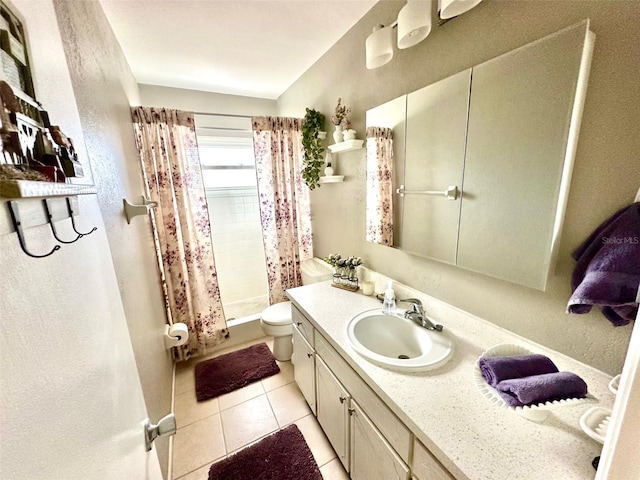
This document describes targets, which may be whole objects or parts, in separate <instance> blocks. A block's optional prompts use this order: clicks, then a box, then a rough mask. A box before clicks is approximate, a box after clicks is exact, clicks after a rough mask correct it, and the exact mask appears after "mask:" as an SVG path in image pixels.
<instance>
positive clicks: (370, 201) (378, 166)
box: [366, 127, 393, 246]
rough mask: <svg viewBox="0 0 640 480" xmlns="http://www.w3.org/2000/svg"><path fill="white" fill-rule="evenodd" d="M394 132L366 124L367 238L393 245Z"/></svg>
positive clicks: (374, 241) (369, 240) (371, 240)
mask: <svg viewBox="0 0 640 480" xmlns="http://www.w3.org/2000/svg"><path fill="white" fill-rule="evenodd" d="M392 172H393V132H392V130H391V129H390V128H381V127H368V128H367V212H366V223H367V226H366V228H367V233H366V239H367V241H368V242H373V243H379V244H381V245H389V246H391V245H393V181H392V180H393V176H392Z"/></svg>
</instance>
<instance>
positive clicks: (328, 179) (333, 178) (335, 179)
mask: <svg viewBox="0 0 640 480" xmlns="http://www.w3.org/2000/svg"><path fill="white" fill-rule="evenodd" d="M319 182H320V183H340V182H344V175H325V176H324V177H320V180H319Z"/></svg>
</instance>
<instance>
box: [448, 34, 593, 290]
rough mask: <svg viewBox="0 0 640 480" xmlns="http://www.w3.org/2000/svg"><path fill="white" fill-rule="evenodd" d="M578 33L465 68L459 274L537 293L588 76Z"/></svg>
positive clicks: (557, 223)
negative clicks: (469, 74)
mask: <svg viewBox="0 0 640 480" xmlns="http://www.w3.org/2000/svg"><path fill="white" fill-rule="evenodd" d="M589 38H590V36H589V31H588V24H587V23H583V24H581V25H579V26H577V27H572V28H569V29H566V30H563V31H561V32H558V33H556V34H553V35H550V36H548V37H545V38H544V39H542V40H540V41H538V42H534V43H532V44H529V45H526V46H524V47H522V48H519V49H517V50H514V51H513V52H510V53H507V54H505V55H502V56H500V57H498V58H495V59H493V60H490V61H488V62H486V63H483V64H482V65H478V66H477V67H474V68H473V86H472V93H471V103H470V107H469V129H468V137H467V154H466V161H465V167H464V197H463V200H462V210H461V218H460V238H459V243H458V266H460V267H463V268H466V269H469V270H473V271H474V272H479V273H483V274H485V275H490V276H492V277H496V278H501V279H503V280H507V281H511V282H514V283H518V284H521V285H526V286H528V287H532V288H536V289H538V290H544V289H545V286H546V282H547V275H548V272H549V267H550V264H551V261H552V257H553V253H554V251H555V249H556V248H557V239H558V236H559V233H560V227H561V224H562V216H563V214H564V198H565V196H566V195H567V192H568V188H569V181H570V178H571V169H572V166H573V155H572V154H573V152H574V151H573V147H575V143H574V142H576V141H577V130H578V126H579V124H580V121H579V118H580V116H579V112H580V106H579V105H580V104H581V103H582V101H583V100H584V94H585V89H584V88H582V89H577V88H576V86H577V85H581V82H580V79H581V78H582V80H585V78H584V77H585V76H586V74H587V73H586V72H587V71H588V63H589V62H588V61H585V59H586V58H588V55H585V54H584V52H585V51H587V52H588V51H590V50H589V49H586V50H585V48H586V47H585V45H586V44H587V42H586V41H585V40H586V39H589Z"/></svg>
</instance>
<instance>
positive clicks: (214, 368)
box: [195, 343, 280, 402]
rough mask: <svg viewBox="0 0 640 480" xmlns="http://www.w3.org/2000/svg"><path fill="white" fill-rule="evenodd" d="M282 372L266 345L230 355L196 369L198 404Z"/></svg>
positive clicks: (198, 366)
mask: <svg viewBox="0 0 640 480" xmlns="http://www.w3.org/2000/svg"><path fill="white" fill-rule="evenodd" d="M279 371H280V367H278V365H277V364H276V359H275V358H274V357H273V354H272V353H271V350H269V347H267V344H266V343H259V344H258V345H252V346H250V347H248V348H245V349H242V350H238V351H236V352H231V353H227V354H226V355H222V356H221V357H217V358H214V359H212V360H205V361H204V362H200V363H198V364H197V365H196V368H195V372H196V398H197V399H198V401H199V402H201V401H203V400H208V399H210V398H213V397H217V396H218V395H222V394H224V393H229V392H233V391H234V390H237V389H239V388H242V387H244V386H246V385H249V384H250V383H253V382H257V381H258V380H261V379H263V378H266V377H270V376H271V375H275V374H276V373H278V372H279Z"/></svg>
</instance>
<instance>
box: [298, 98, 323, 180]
mask: <svg viewBox="0 0 640 480" xmlns="http://www.w3.org/2000/svg"><path fill="white" fill-rule="evenodd" d="M323 124H324V115H323V114H322V113H320V112H318V111H317V110H314V109H312V108H307V113H306V114H305V116H304V122H303V124H302V147H303V149H304V161H303V163H302V178H303V179H304V181H305V183H306V184H307V186H308V187H309V190H313V189H314V188H316V187H319V186H320V183H319V180H320V169H321V168H322V166H323V165H324V160H323V158H322V154H323V152H324V148H322V142H321V139H320V138H319V136H318V134H319V133H320V131H321V130H322V126H323Z"/></svg>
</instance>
